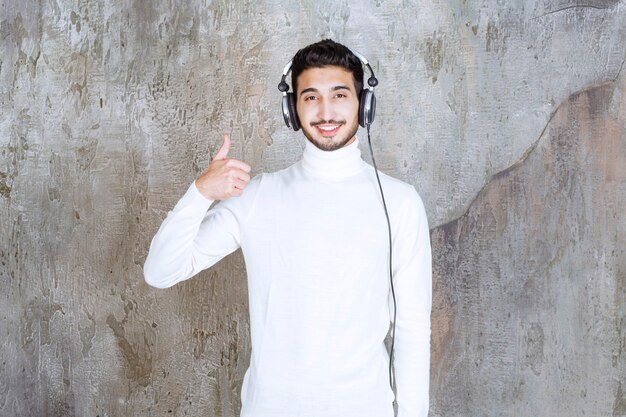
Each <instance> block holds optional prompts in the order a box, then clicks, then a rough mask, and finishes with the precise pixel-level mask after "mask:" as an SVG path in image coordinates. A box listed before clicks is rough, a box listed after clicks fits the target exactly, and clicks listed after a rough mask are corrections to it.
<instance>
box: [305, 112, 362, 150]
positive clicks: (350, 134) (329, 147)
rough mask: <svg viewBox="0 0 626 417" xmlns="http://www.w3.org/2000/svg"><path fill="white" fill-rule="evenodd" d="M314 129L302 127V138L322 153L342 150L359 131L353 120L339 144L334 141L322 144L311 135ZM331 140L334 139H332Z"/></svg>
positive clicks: (312, 127) (356, 123) (355, 121)
mask: <svg viewBox="0 0 626 417" xmlns="http://www.w3.org/2000/svg"><path fill="white" fill-rule="evenodd" d="M324 123H325V122H324ZM309 129H311V130H309ZM315 129H316V128H315V127H314V126H308V128H305V127H304V126H302V133H304V136H306V138H307V139H308V140H309V142H311V143H312V144H313V145H315V147H316V148H318V149H320V150H322V151H336V150H337V149H341V148H343V147H344V146H345V145H346V143H348V142H350V139H352V138H353V137H354V135H356V132H357V130H358V129H359V122H358V120H356V119H355V120H354V122H353V123H352V125H351V126H350V128H349V129H348V134H347V135H346V137H344V138H342V139H341V140H340V141H339V142H334V141H329V140H324V141H323V142H322V141H320V140H318V139H316V138H315V137H314V136H313V134H312V132H314V131H315ZM332 139H334V137H333V138H332Z"/></svg>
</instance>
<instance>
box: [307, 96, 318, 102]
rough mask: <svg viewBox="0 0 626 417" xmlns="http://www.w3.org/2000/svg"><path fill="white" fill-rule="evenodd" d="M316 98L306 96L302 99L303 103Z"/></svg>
mask: <svg viewBox="0 0 626 417" xmlns="http://www.w3.org/2000/svg"><path fill="white" fill-rule="evenodd" d="M315 99H316V97H315V96H307V97H305V98H304V101H311V100H315Z"/></svg>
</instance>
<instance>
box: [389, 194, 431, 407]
mask: <svg viewBox="0 0 626 417" xmlns="http://www.w3.org/2000/svg"><path fill="white" fill-rule="evenodd" d="M410 194H411V198H410V201H409V203H410V204H408V205H406V204H405V207H404V211H403V212H402V216H400V222H399V223H398V224H397V230H398V232H397V235H396V238H395V239H394V241H393V265H392V267H393V282H394V292H395V296H396V302H397V317H396V329H395V341H394V357H395V359H394V362H395V363H394V369H395V371H396V401H397V404H398V417H427V415H428V408H429V383H430V312H431V303H432V269H431V268H432V265H431V263H432V258H431V249H430V233H429V229H428V221H427V219H426V211H425V209H424V205H423V203H422V200H421V199H420V197H419V195H418V194H417V192H415V190H414V189H413V192H412V193H410ZM390 311H391V318H392V320H393V299H391V296H390Z"/></svg>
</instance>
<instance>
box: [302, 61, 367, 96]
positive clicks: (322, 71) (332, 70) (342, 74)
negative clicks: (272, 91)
mask: <svg viewBox="0 0 626 417" xmlns="http://www.w3.org/2000/svg"><path fill="white" fill-rule="evenodd" d="M297 83H298V90H300V91H302V90H304V89H305V88H315V89H321V88H324V89H332V88H334V87H336V86H338V85H344V86H347V87H348V88H350V89H351V90H354V88H355V86H354V77H353V76H352V72H350V71H349V70H347V69H345V68H343V67H339V66H336V65H326V66H324V67H312V68H307V69H305V70H304V71H302V72H301V73H300V75H299V76H298V79H297Z"/></svg>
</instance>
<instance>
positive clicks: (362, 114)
mask: <svg viewBox="0 0 626 417" xmlns="http://www.w3.org/2000/svg"><path fill="white" fill-rule="evenodd" d="M375 115H376V96H375V95H374V91H372V90H370V89H369V88H364V89H362V90H361V94H360V97H359V125H361V127H365V126H366V125H369V124H371V123H372V122H373V121H374V116H375Z"/></svg>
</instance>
